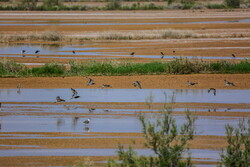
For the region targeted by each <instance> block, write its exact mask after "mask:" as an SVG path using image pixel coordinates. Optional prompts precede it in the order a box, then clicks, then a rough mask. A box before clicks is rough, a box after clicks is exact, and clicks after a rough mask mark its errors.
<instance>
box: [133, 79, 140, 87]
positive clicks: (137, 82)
mask: <svg viewBox="0 0 250 167" xmlns="http://www.w3.org/2000/svg"><path fill="white" fill-rule="evenodd" d="M133 85H134V87H138V88H140V89H141V82H140V81H135V82H133Z"/></svg>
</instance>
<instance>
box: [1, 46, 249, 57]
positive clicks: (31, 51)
mask: <svg viewBox="0 0 250 167" xmlns="http://www.w3.org/2000/svg"><path fill="white" fill-rule="evenodd" d="M49 46H50V45H19V46H18V45H17V46H7V47H5V46H0V51H1V54H0V57H23V56H25V57H26V58H36V56H39V58H54V59H101V58H105V59H115V58H118V57H131V55H130V53H127V54H126V53H125V52H111V53H110V52H98V50H101V49H107V48H99V47H94V44H93V45H75V46H53V45H51V46H50V47H49ZM125 48H126V47H125ZM125 48H122V49H125ZM232 48H234V47H224V48H221V47H220V48H216V47H213V48H191V49H232ZM249 48H250V47H240V48H239V47H236V48H235V49H249ZM116 49H117V48H116ZM22 50H26V52H25V54H22V53H21V51H22ZM36 50H40V52H39V53H38V54H35V52H36ZM73 50H74V51H75V54H73V53H72V51H73ZM87 51H91V52H87ZM34 55H35V56H34ZM81 56H89V57H81ZM107 56H108V57H107ZM25 57H24V58H25ZM134 57H136V58H152V59H155V58H156V59H157V58H159V59H160V58H161V56H160V55H135V56H134ZM179 57H183V58H188V59H193V58H194V59H221V60H226V59H236V60H237V59H238V60H243V59H248V58H245V57H235V58H233V57H211V56H191V55H190V56H175V55H165V56H164V59H174V58H179Z"/></svg>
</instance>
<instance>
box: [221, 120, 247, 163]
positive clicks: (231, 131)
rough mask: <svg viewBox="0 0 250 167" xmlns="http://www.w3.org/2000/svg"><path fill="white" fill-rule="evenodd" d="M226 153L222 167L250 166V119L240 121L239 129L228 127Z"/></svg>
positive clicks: (223, 156)
mask: <svg viewBox="0 0 250 167" xmlns="http://www.w3.org/2000/svg"><path fill="white" fill-rule="evenodd" d="M225 128H226V135H227V144H228V145H227V147H226V153H222V154H221V162H220V167H222V166H225V167H233V166H234V167H246V166H250V119H248V121H247V123H246V122H245V120H244V119H242V120H240V121H239V124H238V127H235V128H234V127H233V126H231V125H226V127H225Z"/></svg>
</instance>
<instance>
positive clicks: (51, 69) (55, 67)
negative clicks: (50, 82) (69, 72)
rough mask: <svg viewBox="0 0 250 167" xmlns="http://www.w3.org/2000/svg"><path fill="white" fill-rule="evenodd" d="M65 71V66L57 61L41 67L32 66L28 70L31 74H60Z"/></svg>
mask: <svg viewBox="0 0 250 167" xmlns="http://www.w3.org/2000/svg"><path fill="white" fill-rule="evenodd" d="M65 73H66V68H65V66H64V65H62V64H58V63H49V64H45V65H44V66H43V67H34V68H32V69H31V70H30V74H31V75H32V76H62V75H64V74H65Z"/></svg>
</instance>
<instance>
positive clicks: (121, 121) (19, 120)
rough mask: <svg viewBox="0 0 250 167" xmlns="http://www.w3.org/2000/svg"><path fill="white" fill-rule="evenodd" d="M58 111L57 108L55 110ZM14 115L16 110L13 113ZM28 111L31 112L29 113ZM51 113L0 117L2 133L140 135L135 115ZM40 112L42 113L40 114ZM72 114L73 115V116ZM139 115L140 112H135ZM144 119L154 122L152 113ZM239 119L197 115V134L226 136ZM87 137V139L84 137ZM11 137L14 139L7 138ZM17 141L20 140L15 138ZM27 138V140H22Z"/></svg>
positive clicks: (177, 119) (179, 122)
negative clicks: (87, 121)
mask: <svg viewBox="0 0 250 167" xmlns="http://www.w3.org/2000/svg"><path fill="white" fill-rule="evenodd" d="M58 110H60V109H58ZM16 112H17V113H19V112H18V110H17V111H16ZM29 112H31V111H29ZM44 112H46V113H50V114H49V115H40V114H38V115H35V114H34V115H28V114H26V113H24V114H23V115H21V114H20V113H19V115H15V114H14V113H13V114H11V112H10V113H9V115H5V116H2V117H1V120H0V121H1V130H0V131H1V132H120V133H133V132H135V133H140V132H141V129H142V127H141V123H140V121H139V119H138V117H137V116H136V115H134V114H133V115H130V116H128V115H125V116H121V115H119V116H116V115H112V114H109V115H106V114H107V113H105V112H104V111H103V112H102V114H98V115H95V114H89V112H88V111H86V110H82V112H81V113H80V114H79V113H75V112H74V111H71V113H72V114H71V115H68V114H67V113H68V111H67V110H66V111H65V110H63V109H62V110H60V114H58V111H57V112H54V111H53V110H51V109H49V108H48V110H47V111H44ZM40 113H43V112H40ZM74 113H75V115H74ZM138 113H139V112H138ZM146 116H147V117H148V118H149V119H150V120H152V121H154V120H155V118H154V117H152V114H146ZM174 117H175V118H176V123H177V125H178V126H180V125H181V124H183V123H184V121H185V117H184V116H174ZM87 118H91V122H90V124H88V125H84V123H83V121H85V120H86V119H87ZM238 120H239V118H238V117H230V118H227V117H216V116H199V117H198V119H197V121H196V131H197V134H196V135H217V136H221V135H222V136H223V135H225V125H226V124H229V123H230V124H231V125H236V124H237V123H238ZM27 137H28V138H44V137H42V136H31V137H30V136H27ZM85 137H86V136H85ZM9 138H13V137H11V136H10V137H9ZM14 138H20V137H14ZM21 138H26V137H21Z"/></svg>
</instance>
